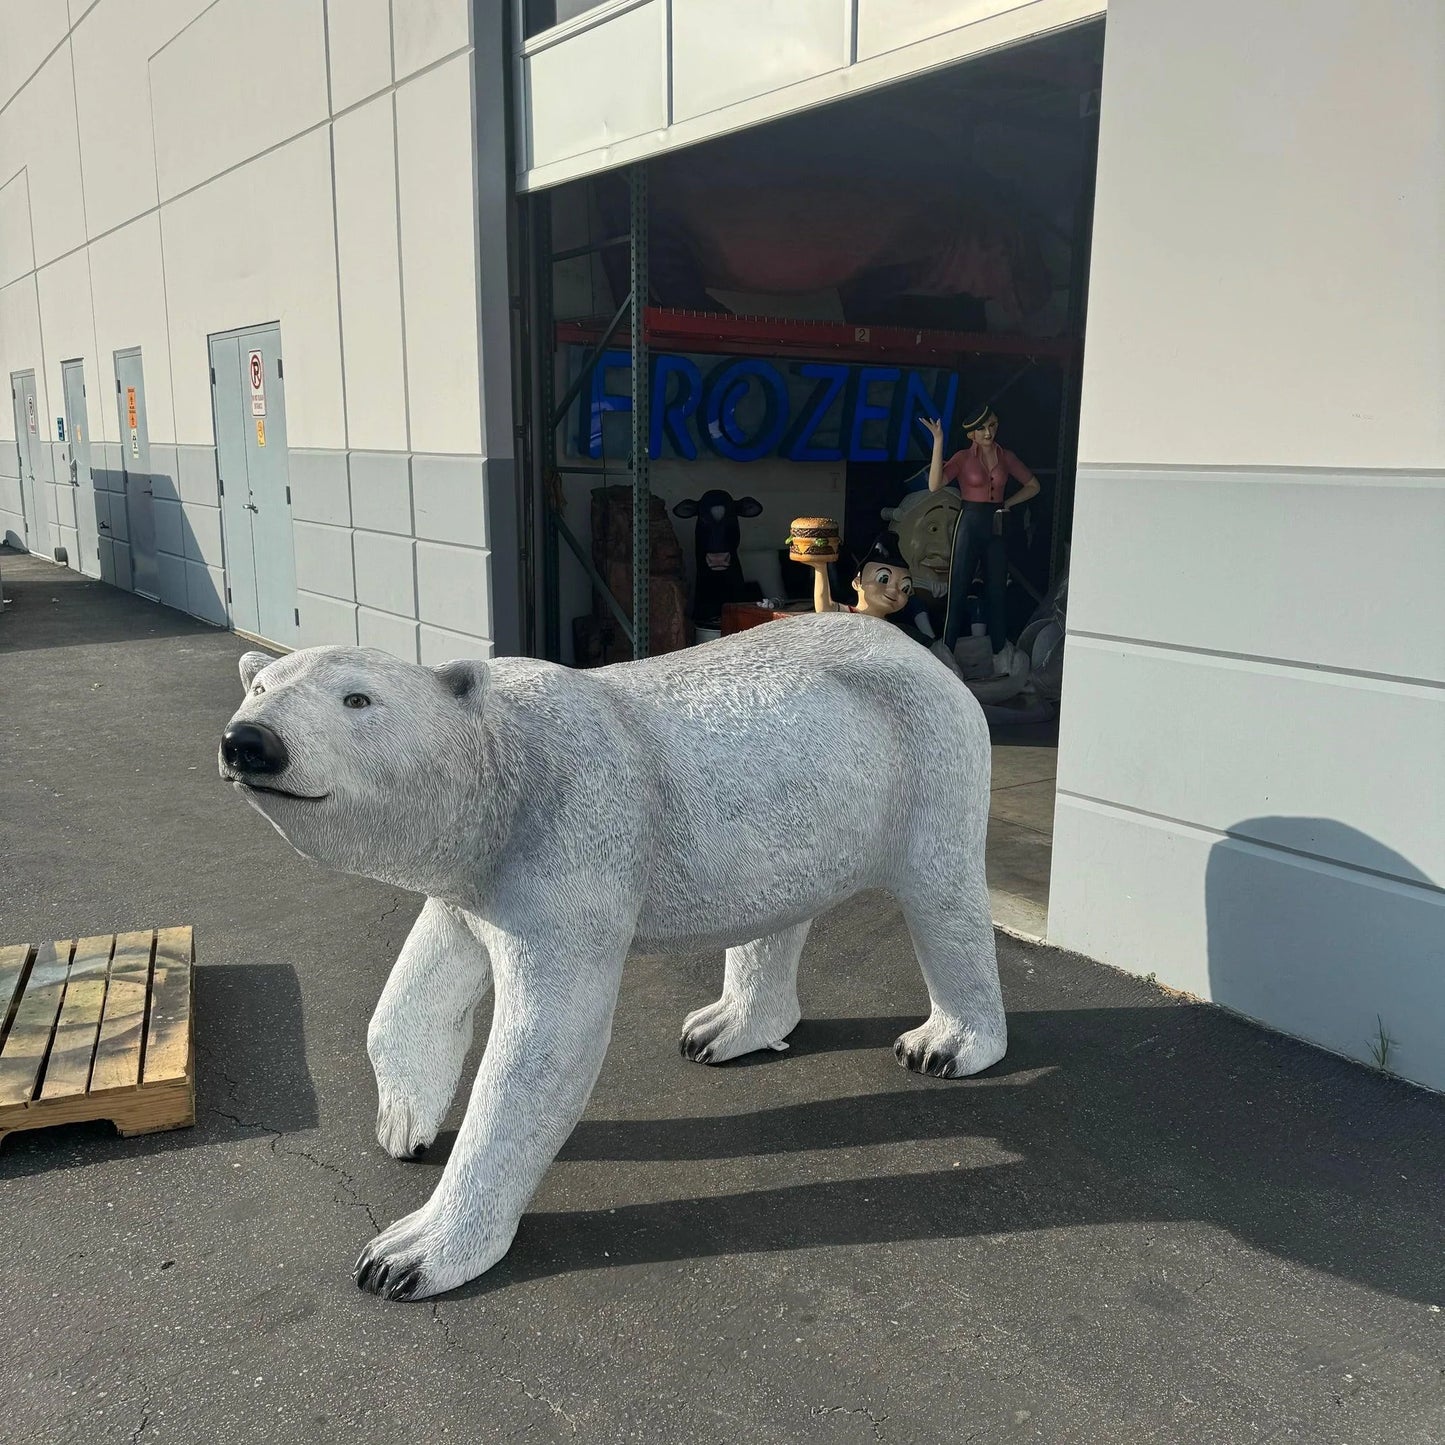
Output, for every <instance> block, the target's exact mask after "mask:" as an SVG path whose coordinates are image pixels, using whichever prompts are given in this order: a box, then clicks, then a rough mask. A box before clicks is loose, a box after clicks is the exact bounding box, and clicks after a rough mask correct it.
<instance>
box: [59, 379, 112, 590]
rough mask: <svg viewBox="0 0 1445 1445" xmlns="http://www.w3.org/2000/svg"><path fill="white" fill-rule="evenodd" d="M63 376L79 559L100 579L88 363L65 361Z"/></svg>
mask: <svg viewBox="0 0 1445 1445" xmlns="http://www.w3.org/2000/svg"><path fill="white" fill-rule="evenodd" d="M60 376H61V381H62V384H63V386H64V389H65V449H66V453H67V456H68V458H69V463H70V485H71V486H72V487H74V488H75V525H76V527H77V528H78V530H79V534H80V543H79V546H80V556H79V557H78V558H77V559H76V560H77V562H78V563H79V565H80V570H81V571H82V572H84V573H85V575H86V576H87V577H99V576H100V529H99V521H100V517H99V512H98V510H97V508H96V499H95V479H94V478H93V477H92V476H91V474H90V421H89V419H88V418H87V416H86V413H85V363H84V362H83V361H63V362H61V364H60ZM107 515H108V514H107Z"/></svg>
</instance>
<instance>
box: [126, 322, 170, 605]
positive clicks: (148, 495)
mask: <svg viewBox="0 0 1445 1445" xmlns="http://www.w3.org/2000/svg"><path fill="white" fill-rule="evenodd" d="M115 391H116V401H117V403H118V404H119V407H120V464H121V468H122V471H123V474H124V478H125V517H126V531H127V533H128V535H129V537H130V576H131V589H132V590H133V591H135V592H139V593H140V594H141V596H142V597H149V598H151V599H152V600H153V601H157V602H158V601H159V600H160V571H159V568H158V566H157V563H156V518H155V505H154V502H153V501H152V488H151V442H150V432H149V431H148V430H147V427H146V402H145V383H144V381H143V379H142V375H141V361H140V347H138V346H133V347H131V348H130V350H128V351H117V352H116V354H115Z"/></svg>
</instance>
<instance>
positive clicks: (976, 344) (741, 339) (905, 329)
mask: <svg viewBox="0 0 1445 1445" xmlns="http://www.w3.org/2000/svg"><path fill="white" fill-rule="evenodd" d="M643 324H644V325H645V327H646V329H647V344H648V346H649V347H652V348H655V349H658V350H675V351H693V352H702V353H704V354H709V353H714V352H716V353H723V354H726V355H729V356H767V357H777V356H797V357H804V358H809V359H812V360H817V361H822V360H830V359H831V360H838V361H882V362H896V363H900V364H902V365H909V364H913V365H917V364H919V363H929V362H932V363H934V364H936V365H947V364H949V363H951V362H954V361H957V360H958V359H959V358H961V357H965V356H1017V357H1026V358H1028V359H1030V360H1033V361H1045V360H1050V361H1068V360H1070V359H1072V358H1073V357H1074V356H1075V355H1076V354H1077V352H1078V349H1079V348H1078V343H1077V342H1076V341H1074V340H1072V339H1070V338H1068V337H1033V336H1002V335H1000V336H994V335H987V334H984V333H981V332H968V331H924V330H920V329H918V328H915V327H912V326H854V325H852V324H850V323H848V322H843V321H785V320H781V319H779V318H778V317H775V316H732V315H729V314H727V313H723V312H711V311H677V310H673V309H671V308H669V307H663V306H649V307H647V309H646V310H645V311H644V312H643ZM606 325H607V323H606V322H605V321H603V320H599V319H592V320H586V321H559V322H557V323H556V336H557V344H558V345H565V344H573V345H581V346H586V345H591V344H593V343H594V342H596V341H597V339H598V338H599V337H600V336H601V335H602V333H603V331H604V330H605V328H606ZM630 341H631V334H630V332H629V331H628V330H627V329H626V328H625V327H624V328H622V329H621V330H619V331H618V333H617V335H616V336H615V337H613V344H614V345H616V346H618V347H625V346H627V345H628V344H629V343H630Z"/></svg>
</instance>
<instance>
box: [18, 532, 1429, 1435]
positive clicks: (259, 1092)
mask: <svg viewBox="0 0 1445 1445" xmlns="http://www.w3.org/2000/svg"><path fill="white" fill-rule="evenodd" d="M0 569H3V575H4V586H5V592H6V595H7V596H8V597H10V598H11V599H13V601H12V605H11V606H10V607H9V608H7V609H6V610H5V611H4V613H3V615H0V942H22V941H30V940H41V939H51V938H60V937H70V936H76V935H84V934H90V933H100V932H106V931H111V930H120V929H131V928H138V927H148V926H152V925H165V924H175V923H189V924H192V925H194V927H195V930H196V944H197V952H198V959H199V965H198V967H199V971H198V975H197V1034H196V1037H197V1050H198V1120H197V1124H196V1127H195V1128H194V1129H190V1130H185V1131H181V1132H178V1133H173V1134H161V1135H154V1136H150V1137H146V1138H137V1139H130V1140H123V1139H119V1138H117V1137H116V1136H115V1134H114V1132H113V1131H112V1130H111V1129H110V1128H109V1127H108V1126H106V1125H101V1124H96V1125H78V1126H72V1127H68V1128H64V1129H57V1130H52V1131H45V1132H36V1133H29V1134H16V1135H11V1136H10V1137H9V1138H7V1139H6V1140H5V1141H4V1143H3V1145H0V1220H3V1222H4V1233H3V1249H0V1300H3V1302H4V1309H5V1312H6V1316H7V1318H8V1320H9V1324H8V1326H7V1330H6V1334H7V1337H8V1339H9V1340H10V1344H9V1346H8V1347H7V1348H6V1350H5V1351H4V1352H3V1353H0V1398H3V1399H4V1401H5V1409H4V1418H3V1423H0V1439H6V1440H15V1441H22V1440H23V1441H37V1442H39V1441H45V1442H49V1441H72V1440H73V1441H85V1442H87V1445H101V1442H111V1441H115V1442H136V1445H144V1442H166V1445H192V1442H207V1445H211V1442H222V1445H249V1442H293V1441H295V1442H302V1441H305V1442H338V1445H341V1442H345V1445H355V1442H363V1445H372V1442H375V1445H389V1442H410V1441H427V1442H436V1441H438V1440H450V1439H456V1440H465V1441H477V1442H491V1441H503V1440H513V1439H523V1438H525V1439H526V1440H528V1441H536V1442H542V1441H551V1440H561V1441H576V1440H581V1441H597V1442H609V1441H649V1442H651V1441H657V1442H663V1441H667V1442H673V1441H688V1442H691V1441H709V1442H710V1441H719V1442H724V1441H725V1442H734V1441H738V1440H756V1441H820V1442H854V1441H857V1442H873V1441H887V1442H906V1441H919V1442H929V1445H934V1442H938V1441H949V1442H969V1441H974V1442H995V1441H999V1442H1015V1441H1017V1442H1025V1441H1036V1442H1049V1445H1055V1442H1059V1445H1062V1442H1071V1445H1072V1442H1079V1445H1084V1442H1088V1445H1113V1442H1119V1445H1126V1442H1127V1445H1141V1442H1175V1441H1178V1442H1189V1445H1213V1442H1220V1445H1243V1442H1265V1441H1269V1442H1285V1441H1300V1442H1306V1441H1307V1442H1338V1445H1371V1442H1379V1445H1440V1442H1442V1441H1445V1315H1442V1313H1441V1308H1442V1306H1445V1188H1442V1186H1445V1099H1442V1098H1440V1097H1438V1096H1434V1095H1430V1094H1427V1093H1424V1092H1421V1091H1419V1090H1415V1089H1412V1088H1409V1087H1407V1086H1405V1085H1403V1084H1400V1083H1398V1082H1396V1081H1394V1080H1392V1079H1389V1078H1386V1077H1384V1076H1381V1075H1379V1074H1376V1073H1373V1072H1371V1071H1369V1070H1366V1069H1362V1068H1360V1067H1358V1066H1356V1065H1353V1064H1350V1063H1347V1062H1345V1061H1342V1060H1340V1059H1336V1058H1334V1057H1331V1056H1329V1055H1326V1054H1323V1053H1321V1052H1319V1051H1317V1050H1314V1049H1311V1048H1309V1047H1307V1046H1305V1045H1302V1044H1298V1043H1295V1042H1293V1041H1291V1040H1288V1039H1284V1038H1281V1037H1279V1036H1277V1035H1273V1034H1270V1033H1268V1032H1265V1031H1263V1030H1261V1029H1258V1028H1255V1027H1253V1026H1252V1025H1249V1024H1247V1023H1244V1022H1242V1021H1240V1020H1238V1019H1235V1018H1232V1017H1230V1016H1229V1015H1227V1014H1225V1013H1223V1012H1221V1011H1219V1010H1216V1009H1213V1008H1210V1007H1206V1006H1202V1005H1198V1004H1193V1003H1190V1002H1188V1001H1185V1000H1180V999H1176V998H1170V997H1167V996H1165V995H1164V994H1162V993H1160V992H1159V991H1157V990H1155V989H1154V988H1152V987H1151V986H1150V985H1149V984H1147V983H1145V982H1143V981H1141V980H1137V979H1132V978H1128V977H1125V976H1123V975H1120V974H1117V973H1114V972H1112V971H1110V970H1108V969H1105V968H1102V967H1100V966H1098V965H1095V964H1091V963H1088V962H1086V961H1084V960H1082V959H1079V958H1075V957H1071V956H1069V955H1066V954H1062V953H1060V952H1058V951H1056V950H1051V949H1048V948H1045V947H1039V946H1033V945H1026V944H1023V943H1020V942H1017V941H1015V940H1013V939H1010V938H1007V937H1000V939H999V953H1000V960H1001V965H1002V969H1003V977H1004V991H1005V997H1006V1000H1007V1004H1008V1007H1009V1012H1010V1032H1011V1046H1010V1050H1009V1053H1008V1056H1007V1058H1006V1059H1005V1060H1004V1062H1003V1063H1002V1064H1001V1065H999V1066H998V1067H996V1068H994V1069H992V1070H990V1071H989V1072H988V1073H987V1074H986V1075H983V1076H981V1077H979V1078H976V1079H971V1080H967V1081H963V1082H942V1081H932V1080H925V1079H920V1078H917V1077H915V1076H913V1075H911V1074H908V1073H905V1072H904V1071H903V1070H902V1069H900V1068H899V1067H898V1065H897V1064H896V1063H895V1062H894V1059H893V1056H892V1053H891V1051H890V1046H891V1043H892V1040H893V1038H894V1037H895V1035H896V1034H898V1033H899V1032H900V1031H902V1030H903V1029H904V1028H907V1027H911V1026H912V1025H913V1024H915V1023H917V1022H918V1021H919V1020H920V1019H921V1018H922V1017H923V1014H924V1012H925V1011H926V995H925V993H924V990H923V986H922V982H921V979H920V977H919V973H918V969H917V967H916V965H915V963H914V961H913V958H912V952H911V949H910V946H909V943H908V939H907V935H906V932H905V930H904V928H903V925H902V922H901V919H900V918H899V916H898V914H897V911H896V910H895V908H894V907H893V905H892V904H891V903H890V902H889V900H888V899H886V898H883V897H877V896H868V897H862V898H858V899H855V900H853V901H852V902H851V903H850V904H848V905H847V906H845V907H844V908H842V909H839V910H838V911H837V912H835V913H833V914H832V915H829V916H828V917H827V918H825V919H824V920H822V921H821V922H820V924H819V926H818V927H817V928H816V929H815V930H814V933H813V936H812V938H811V940H810V942H809V945H808V949H807V952H806V953H805V955H804V960H803V968H802V998H803V1009H804V1022H803V1023H802V1024H801V1025H800V1026H799V1028H798V1031H797V1032H796V1034H795V1035H794V1036H793V1046H792V1048H791V1050H790V1051H789V1052H787V1053H785V1054H770V1055H768V1056H766V1057H755V1058H753V1059H748V1060H740V1061H738V1062H737V1063H735V1064H732V1065H728V1066H725V1067H722V1068H705V1067H701V1066H698V1065H696V1064H691V1063H688V1062H686V1061H684V1060H683V1059H682V1058H681V1057H679V1055H678V1051H677V1034H678V1030H679V1026H680V1024H681V1022H682V1018H683V1016H684V1014H686V1013H687V1012H688V1011H689V1010H690V1009H692V1008H694V1007H696V1006H698V1005H699V1004H701V1003H704V1002H707V1001H709V1000H710V999H711V998H713V997H715V996H716V994H717V992H718V988H719V984H720V979H721V969H722V959H721V956H720V955H717V956H713V955H709V956H701V957H686V958H638V959H636V960H634V961H632V962H631V963H630V964H629V966H628V971H627V975H626V977H625V980H624V983H623V988H622V997H621V1002H620V1004H619V1007H618V1011H617V1019H616V1026H615V1030H614V1034H613V1041H612V1046H611V1051H610V1053H609V1055H608V1059H607V1063H606V1065H605V1067H604V1070H603V1073H602V1077H601V1080H600V1082H599V1084H598V1086H597V1090H596V1092H595V1094H594V1095H593V1098H592V1102H591V1105H590V1107H589V1109H588V1111H587V1114H586V1116H585V1118H584V1119H583V1121H582V1123H581V1124H580V1125H579V1126H578V1128H577V1131H576V1132H575V1134H574V1135H573V1137H572V1139H571V1141H570V1142H569V1143H568V1145H567V1146H566V1148H565V1149H564V1151H563V1154H562V1156H561V1157H560V1158H559V1160H558V1162H557V1163H556V1164H555V1165H554V1166H553V1168H552V1169H551V1171H550V1172H549V1173H548V1175H547V1177H546V1179H545V1181H544V1183H543V1185H542V1188H541V1191H540V1192H539V1194H538V1195H537V1197H536V1199H535V1200H534V1201H533V1205H532V1208H531V1210H530V1212H529V1213H528V1214H527V1216H526V1217H525V1218H524V1220H523V1222H522V1227H521V1230H520V1232H519V1234H518V1236H517V1239H516V1242H515V1244H514V1246H513V1248H512V1251H511V1254H510V1255H509V1256H508V1257H507V1258H506V1259H505V1260H504V1261H503V1262H502V1263H501V1264H500V1265H499V1266H498V1267H497V1268H496V1269H494V1270H493V1271H492V1272H491V1273H490V1274H488V1275H486V1276H484V1277H483V1278H482V1279H481V1280H480V1281H477V1282H474V1283H473V1284H472V1285H470V1286H467V1287H465V1288H463V1289H461V1290H459V1291H457V1292H455V1293H453V1294H450V1295H446V1296H443V1297H442V1298H440V1299H439V1300H436V1301H427V1302H423V1303H419V1304H414V1305H399V1304H387V1303H383V1302H382V1301H380V1300H378V1299H375V1298H373V1297H372V1296H370V1295H364V1294H362V1293H360V1292H359V1291H358V1290H357V1289H356V1288H355V1287H354V1286H353V1284H352V1282H351V1278H350V1269H351V1264H352V1261H353V1259H354V1257H355V1256H356V1254H357V1252H358V1251H359V1249H360V1248H361V1246H362V1245H363V1244H364V1243H365V1242H366V1241H367V1239H368V1238H370V1236H371V1235H372V1234H373V1233H374V1232H375V1231H376V1230H377V1229H378V1228H380V1227H382V1226H384V1225H386V1224H387V1223H389V1222H390V1221H391V1220H393V1219H395V1218H396V1217H398V1216H399V1215H401V1214H404V1213H406V1212H408V1211H410V1210H411V1209H413V1208H415V1207H417V1206H418V1205H419V1204H420V1203H422V1202H423V1201H424V1200H425V1198H426V1196H427V1194H428V1192H429V1191H430V1189H431V1188H432V1186H433V1184H434V1182H435V1180H436V1178H437V1177H438V1176H437V1171H438V1169H439V1167H440V1164H441V1162H442V1160H443V1159H444V1157H445V1153H446V1149H447V1145H448V1142H449V1139H450V1137H451V1136H450V1134H444V1135H443V1137H442V1139H441V1140H439V1141H438V1144H437V1145H436V1146H434V1148H433V1149H432V1151H431V1152H430V1154H429V1155H428V1156H427V1157H426V1158H424V1159H422V1160H420V1161H417V1162H414V1163H405V1164H403V1163H398V1162H396V1161H394V1160H392V1159H390V1158H388V1157H387V1156H386V1155H385V1154H383V1153H382V1152H381V1150H380V1148H379V1147H378V1146H377V1144H376V1141H375V1138H374V1137H373V1125H374V1112H375V1093H374V1088H373V1084H372V1079H371V1074H370V1069H369V1066H368V1063H367V1059H366V1053H365V1031H366V1022H367V1019H368V1017H369V1015H370V1012H371V1009H372V1007H373V1006H374V1004H375V1002H376V998H377V996H378V993H379V991H380V989H381V986H382V983H383V981H384V980H385V977H386V974H387V970H388V968H389V966H390V964H391V962H392V960H393V959H394V957H395V956H396V953H397V950H398V949H399V948H400V946H401V944H402V941H403V939H404V938H405V937H406V933H407V930H408V928H409V927H410V925H411V922H412V919H413V918H414V917H415V915H416V912H417V909H418V907H419V906H420V900H419V899H418V898H416V897H413V896H411V895H409V894H405V893H400V892H397V891H395V890H392V889H389V888H386V887H383V886H380V885H377V884H373V883H370V882H367V881H364V880H361V879H355V878H348V877H343V876H341V875H338V874H334V873H330V872H327V871H326V870H324V869H322V868H319V867H317V866H316V865H313V864H311V863H309V862H307V861H306V860H304V859H302V858H300V857H298V856H297V855H295V854H294V853H293V852H292V851H291V850H290V848H289V847H288V846H287V845H286V844H285V843H284V842H283V841H282V839H281V838H279V837H278V836H277V835H276V834H275V833H274V832H273V831H272V830H271V828H270V827H269V826H268V825H267V824H266V823H265V822H264V820H262V819H261V818H260V817H259V816H258V815H257V814H255V813H254V812H252V811H251V810H250V809H249V808H247V807H245V806H244V804H243V803H241V802H240V801H239V800H237V799H236V798H235V797H233V796H232V794H231V792H230V790H229V789H228V788H227V787H226V786H225V785H223V784H222V783H221V782H220V780H219V778H218V777H217V773H216V763H215V754H216V744H217V740H218V737H219V734H220V731H221V728H222V726H223V725H224V723H225V721H226V719H227V717H228V716H229V714H230V713H231V711H232V710H233V709H234V707H235V706H236V704H237V702H238V701H239V697H240V690H241V684H240V681H239V678H238V676H237V673H236V660H237V659H238V657H239V656H240V655H241V653H242V652H243V651H245V650H246V647H247V644H245V643H244V642H242V641H241V640H240V639H238V638H236V637H235V636H232V635H230V634H228V633H225V632H220V631H216V630H215V629H213V628H210V627H207V626H206V625H205V624H203V623H200V622H195V621H192V620H191V619H188V618H186V617H183V616H181V615H180V614H178V613H175V612H171V611H168V610H166V609H164V608H162V607H159V606H157V605H153V604H151V603H148V602H145V601H143V600H141V599H139V598H136V597H133V596H130V595H128V594H125V593H122V592H119V591H116V590H115V589H113V588H109V587H106V586H103V585H102V584H100V583H97V582H90V581H87V580H84V579H81V578H79V577H77V576H76V575H75V574H74V573H70V572H65V571H63V570H61V569H59V568H56V567H54V566H51V565H49V564H47V563H45V562H42V561H39V560H37V559H32V558H24V557H19V556H17V555H16V554H14V553H10V552H6V553H3V554H0ZM485 1024H486V1020H485V1019H484V1020H482V1028H483V1032H484V1030H485ZM479 1037H480V1035H479ZM464 1103H465V1091H464V1092H463V1095H462V1099H461V1100H460V1101H459V1106H458V1110H457V1111H456V1113H455V1115H454V1117H453V1119H452V1121H451V1122H452V1127H453V1129H454V1127H455V1125H456V1123H457V1122H458V1121H459V1119H460V1109H461V1106H462V1105H464Z"/></svg>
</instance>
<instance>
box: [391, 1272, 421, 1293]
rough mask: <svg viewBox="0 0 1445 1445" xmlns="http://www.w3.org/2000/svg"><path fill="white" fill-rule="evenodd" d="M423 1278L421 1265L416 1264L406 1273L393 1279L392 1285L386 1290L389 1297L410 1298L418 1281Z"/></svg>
mask: <svg viewBox="0 0 1445 1445" xmlns="http://www.w3.org/2000/svg"><path fill="white" fill-rule="evenodd" d="M420 1278H421V1265H419V1264H414V1265H412V1267H411V1268H410V1269H409V1270H407V1271H406V1272H405V1273H404V1274H401V1275H398V1276H397V1278H396V1279H394V1280H392V1282H391V1287H390V1288H389V1289H388V1290H387V1292H386V1297H387V1299H410V1298H411V1296H412V1291H413V1290H414V1289H415V1288H416V1282H417V1280H418V1279H420Z"/></svg>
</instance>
